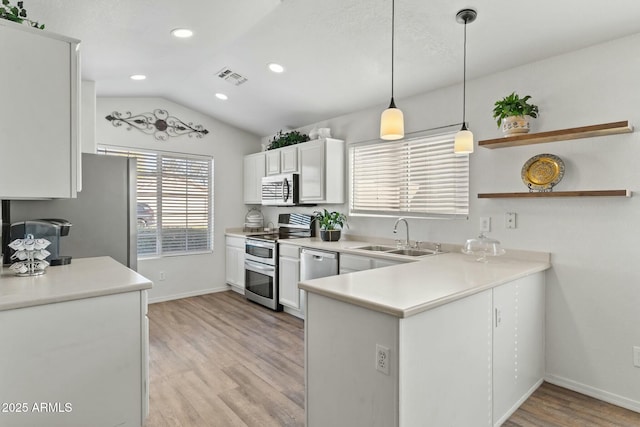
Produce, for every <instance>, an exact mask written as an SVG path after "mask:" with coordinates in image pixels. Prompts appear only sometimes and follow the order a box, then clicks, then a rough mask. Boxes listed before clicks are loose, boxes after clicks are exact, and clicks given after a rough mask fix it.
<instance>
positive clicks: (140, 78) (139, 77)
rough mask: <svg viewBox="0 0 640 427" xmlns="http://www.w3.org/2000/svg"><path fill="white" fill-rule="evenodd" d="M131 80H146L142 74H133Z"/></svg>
mask: <svg viewBox="0 0 640 427" xmlns="http://www.w3.org/2000/svg"><path fill="white" fill-rule="evenodd" d="M130 78H131V80H144V79H146V78H147V76H145V75H144V74H134V75H132V76H131V77H130Z"/></svg>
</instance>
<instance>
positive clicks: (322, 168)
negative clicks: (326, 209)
mask: <svg viewBox="0 0 640 427" xmlns="http://www.w3.org/2000/svg"><path fill="white" fill-rule="evenodd" d="M344 151H345V148H344V141H341V140H339V139H333V138H325V139H318V140H314V141H309V142H305V143H304V144H300V145H299V148H298V156H299V164H300V202H302V203H344V202H345V200H344V193H345V191H344V175H345V152H344Z"/></svg>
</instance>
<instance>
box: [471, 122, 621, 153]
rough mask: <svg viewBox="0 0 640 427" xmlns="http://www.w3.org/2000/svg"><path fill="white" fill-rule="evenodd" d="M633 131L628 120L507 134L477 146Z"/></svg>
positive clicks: (516, 143)
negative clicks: (513, 134)
mask: <svg viewBox="0 0 640 427" xmlns="http://www.w3.org/2000/svg"><path fill="white" fill-rule="evenodd" d="M631 132H633V126H631V125H630V124H629V121H628V120H624V121H621V122H613V123H604V124H601V125H593V126H583V127H579V128H570V129H561V130H553V131H550V132H539V133H532V134H524V135H516V136H508V137H505V138H497V139H486V140H484V141H479V142H478V146H480V147H485V148H506V147H519V146H521V145H530V144H542V143H545V142H555V141H566V140H570V139H579V138H591V137H594V136H605V135H617V134H621V133H631Z"/></svg>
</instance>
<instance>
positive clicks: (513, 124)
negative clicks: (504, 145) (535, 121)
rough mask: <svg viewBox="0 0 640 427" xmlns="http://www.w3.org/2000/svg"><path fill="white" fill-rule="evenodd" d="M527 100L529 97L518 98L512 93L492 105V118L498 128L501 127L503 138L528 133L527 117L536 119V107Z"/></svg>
mask: <svg viewBox="0 0 640 427" xmlns="http://www.w3.org/2000/svg"><path fill="white" fill-rule="evenodd" d="M529 99H531V96H530V95H527V96H525V97H523V98H520V96H519V95H518V94H517V93H515V92H512V93H511V95H507V96H505V97H504V98H502V99H501V100H499V101H496V103H495V104H494V108H493V118H494V119H497V123H498V127H501V126H502V132H504V134H505V136H509V135H514V134H520V133H528V132H529V129H530V127H529V119H528V118H527V117H533V118H537V117H538V106H537V105H535V104H530V103H529Z"/></svg>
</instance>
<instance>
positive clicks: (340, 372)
mask: <svg viewBox="0 0 640 427" xmlns="http://www.w3.org/2000/svg"><path fill="white" fill-rule="evenodd" d="M348 259H349V261H348V265H349V266H351V267H358V264H357V263H358V262H361V264H360V266H361V267H362V266H364V265H365V264H364V263H363V259H366V257H352V256H351V255H349V258H348ZM544 283H545V281H544V272H539V273H535V274H532V275H529V276H525V277H522V278H519V279H515V280H513V281H510V282H508V283H505V284H503V285H500V286H497V287H495V288H493V289H487V290H485V291H482V292H479V293H476V294H474V295H470V296H468V297H464V298H461V299H458V300H455V301H453V302H450V303H447V304H444V305H441V306H438V307H436V308H433V309H430V310H426V311H423V312H420V313H417V314H415V315H411V316H409V317H403V318H399V317H395V316H392V315H389V314H386V313H384V312H382V311H378V310H373V309H369V308H365V307H361V306H357V305H353V304H349V303H348V302H344V301H341V300H339V299H333V298H328V297H326V296H324V295H320V294H318V293H315V292H312V291H310V292H307V293H306V307H307V314H306V320H305V345H306V353H305V369H306V371H305V375H306V397H307V400H306V408H307V423H306V425H307V426H309V427H316V426H328V425H349V426H353V427H359V426H362V427H365V426H366V427H369V426H381V427H382V426H396V427H414V426H415V427H418V426H487V427H489V426H494V427H497V426H499V425H501V424H502V423H503V422H504V421H505V420H506V419H507V418H508V417H509V416H510V415H511V413H512V412H513V411H515V409H517V407H518V406H519V405H520V404H521V403H522V402H524V401H525V400H526V399H527V398H528V397H529V395H530V394H531V393H532V392H533V391H534V390H535V389H536V388H537V387H538V386H539V385H540V384H541V383H542V379H543V375H544V286H545V285H544ZM380 346H381V347H384V348H386V349H388V351H387V352H386V353H387V357H386V358H385V362H386V363H387V364H388V368H389V373H388V374H385V373H383V372H380V371H379V370H377V363H375V362H374V361H375V360H377V359H376V358H374V357H377V355H378V351H379V350H378V349H379V347H380ZM461 407H463V410H461V409H460V408H461Z"/></svg>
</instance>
